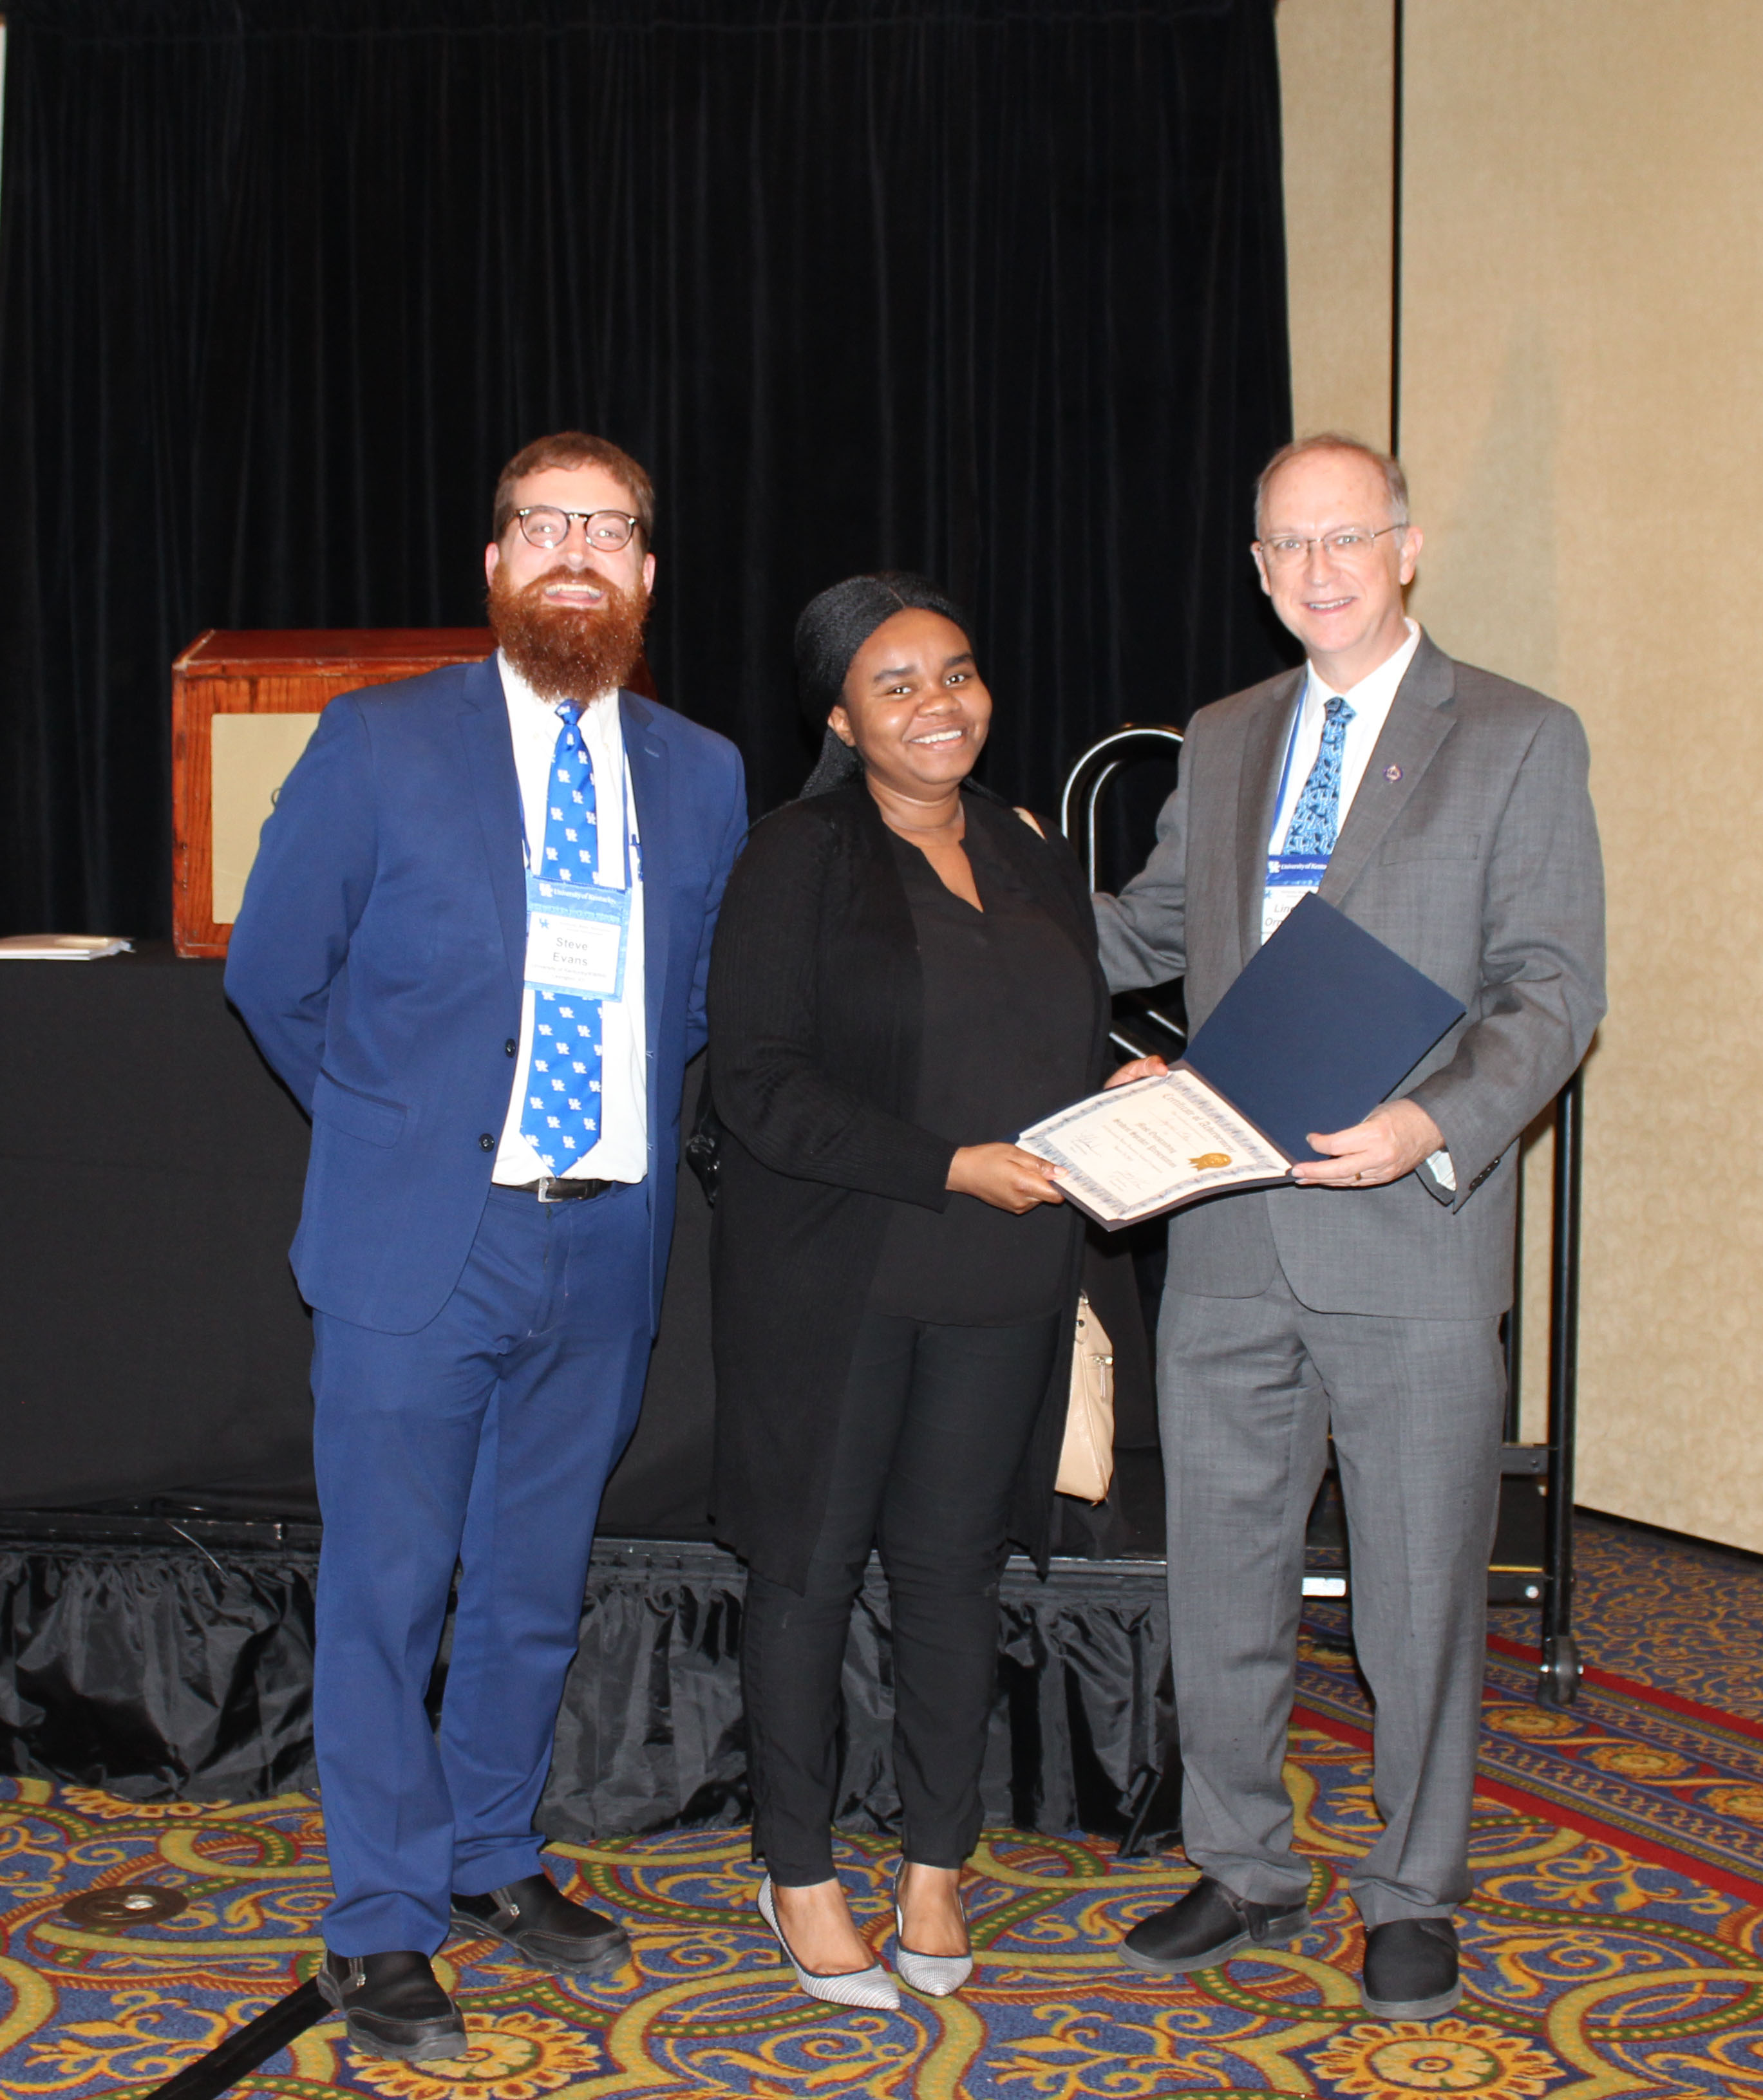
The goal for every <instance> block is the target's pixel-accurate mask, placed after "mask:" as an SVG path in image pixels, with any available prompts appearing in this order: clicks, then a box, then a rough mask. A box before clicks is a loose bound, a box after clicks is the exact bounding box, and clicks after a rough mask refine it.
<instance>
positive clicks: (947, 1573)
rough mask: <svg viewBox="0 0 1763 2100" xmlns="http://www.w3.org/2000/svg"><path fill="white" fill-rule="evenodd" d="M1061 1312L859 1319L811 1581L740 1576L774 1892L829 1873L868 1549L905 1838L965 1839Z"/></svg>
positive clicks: (928, 1849) (971, 1838)
mask: <svg viewBox="0 0 1763 2100" xmlns="http://www.w3.org/2000/svg"><path fill="white" fill-rule="evenodd" d="M1061 1317H1062V1316H1061V1315H1060V1314H1058V1313H1052V1314H1049V1315H1048V1317H1046V1318H1045V1319H1042V1320H1037V1321H1033V1322H1032V1323H1031V1324H1029V1325H1028V1326H1018V1327H952V1326H939V1325H933V1324H932V1323H930V1322H929V1321H918V1320H904V1319H899V1318H895V1317H892V1316H891V1315H889V1314H885V1313H879V1312H868V1313H865V1315H864V1320H863V1324H862V1326H860V1327H859V1330H858V1335H857V1346H856V1349H855V1352H854V1354H853V1356H852V1358H851V1379H850V1383H849V1384H848V1387H847V1388H846V1395H845V1401H844V1405H843V1406H842V1410H841V1411H840V1422H839V1432H838V1440H837V1445H836V1447H835V1451H834V1456H833V1473H832V1481H831V1485H830V1489H829V1491H828V1498H827V1507H826V1515H825V1518H824V1521H823V1523H822V1525H821V1529H820V1538H819V1541H818V1542H817V1543H816V1545H815V1551H814V1555H813V1558H812V1560H811V1562H810V1564H809V1569H808V1577H807V1586H806V1590H805V1591H803V1592H798V1591H797V1590H792V1589H789V1588H786V1587H785V1586H784V1585H783V1584H782V1583H780V1582H770V1581H768V1580H767V1578H766V1577H763V1576H761V1575H758V1574H753V1575H750V1576H749V1578H748V1583H747V1607H746V1613H745V1620H744V1621H743V1628H742V1639H741V1682H742V1690H743V1693H744V1696H745V1701H746V1709H747V1736H748V1772H749V1778H750V1780H751V1782H752V1786H753V1850H754V1851H755V1852H757V1853H758V1854H760V1855H762V1857H763V1858H764V1860H765V1862H766V1864H767V1867H768V1868H770V1870H771V1878H772V1879H773V1881H775V1882H779V1883H780V1884H781V1885H782V1886H784V1887H786V1888H801V1887H806V1886H810V1885H811V1884H812V1883H814V1882H825V1881H830V1880H831V1879H832V1877H833V1846H832V1822H833V1807H834V1799H833V1795H834V1789H835V1788H836V1786H837V1779H838V1768H837V1767H838V1740H837V1738H838V1723H839V1714H840V1701H839V1679H840V1674H841V1670H842V1666H843V1663H844V1659H845V1641H846V1633H847V1630H848V1629H849V1627H850V1625H851V1605H852V1604H853V1602H854V1600H855V1598H856V1595H857V1592H858V1590H859V1588H860V1587H861V1586H862V1583H863V1577H864V1568H865V1567H866V1566H867V1565H868V1559H869V1549H870V1547H871V1546H872V1545H873V1546H876V1547H877V1550H878V1551H879V1552H880V1554H881V1564H882V1566H883V1568H885V1569H886V1573H887V1579H888V1591H889V1596H890V1606H891V1614H892V1620H893V1632H894V1641H893V1648H894V1772H895V1784H896V1785H898V1787H899V1795H900V1807H901V1814H902V1823H903V1829H902V1832H901V1850H902V1851H903V1853H904V1856H905V1857H906V1858H907V1859H908V1860H911V1861H912V1862H914V1863H915V1864H919V1865H922V1866H927V1867H958V1866H959V1865H960V1864H961V1862H962V1861H963V1860H965V1858H966V1857H967V1855H968V1854H969V1853H970V1851H972V1850H973V1848H974V1844H975V1843H976V1842H978V1839H979V1821H980V1809H979V1773H980V1767H981V1764H982V1762H983V1759H984V1756H985V1743H986V1727H987V1723H988V1719H989V1717H990V1714H991V1709H992V1693H993V1691H994V1688H995V1687H996V1682H997V1650H998V1578H999V1575H1000V1573H1001V1571H1002V1568H1003V1564H1004V1560H1005V1551H1006V1538H1005V1524H1006V1522H1007V1520H1008V1514H1009V1504H1010V1487H1011V1484H1012V1482H1013V1480H1014V1478H1015V1476H1016V1470H1017V1467H1018V1465H1019V1464H1020V1463H1021V1462H1022V1458H1023V1453H1024V1451H1025V1450H1026V1449H1027V1444H1028V1440H1029V1436H1030V1434H1031V1432H1032V1429H1033V1427H1034V1423H1035V1418H1036V1415H1037V1414H1039V1412H1040V1410H1041V1401H1042V1400H1043V1398H1044V1397H1045V1393H1046V1389H1047V1379H1048V1377H1049V1374H1050V1373H1051V1370H1052V1365H1053V1356H1054V1348H1055V1346H1056V1343H1057V1341H1058V1330H1059V1323H1060V1319H1061Z"/></svg>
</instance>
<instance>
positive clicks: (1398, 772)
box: [1384, 765, 1402, 780]
mask: <svg viewBox="0 0 1763 2100" xmlns="http://www.w3.org/2000/svg"><path fill="white" fill-rule="evenodd" d="M1384 778H1385V780H1399V779H1401V778H1402V768H1401V767H1400V766H1399V765H1386V766H1385V768H1384Z"/></svg>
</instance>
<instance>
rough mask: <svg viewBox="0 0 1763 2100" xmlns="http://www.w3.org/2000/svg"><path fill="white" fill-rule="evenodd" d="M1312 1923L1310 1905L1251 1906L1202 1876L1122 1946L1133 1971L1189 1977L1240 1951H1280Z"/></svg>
mask: <svg viewBox="0 0 1763 2100" xmlns="http://www.w3.org/2000/svg"><path fill="white" fill-rule="evenodd" d="M1309 1923H1310V1906H1309V1905H1308V1904H1298V1906H1297V1908H1296V1909H1293V1910H1283V1909H1280V1908H1278V1907H1277V1906H1276V1905H1275V1904H1257V1903H1250V1902H1249V1901H1248V1899H1247V1898H1246V1897H1244V1896H1239V1895H1236V1894H1235V1891H1234V1890H1230V1889H1227V1888H1226V1886H1224V1884H1223V1882H1215V1881H1213V1878H1212V1877H1211V1876H1210V1875H1209V1874H1202V1875H1201V1876H1200V1879H1199V1880H1198V1881H1197V1882H1195V1884H1194V1886H1193V1887H1192V1888H1191V1889H1190V1890H1188V1892H1187V1894H1186V1895H1185V1896H1183V1897H1182V1900H1181V1901H1180V1902H1179V1903H1173V1904H1170V1905H1169V1908H1168V1909H1167V1910H1160V1911H1158V1912H1156V1913H1154V1914H1153V1915H1152V1916H1151V1917H1147V1918H1146V1919H1144V1920H1143V1921H1142V1922H1141V1923H1139V1924H1138V1925H1135V1926H1133V1929H1132V1930H1131V1931H1130V1932H1129V1933H1128V1935H1126V1938H1125V1940H1124V1941H1123V1942H1122V1943H1121V1947H1120V1959H1121V1960H1122V1961H1125V1963H1126V1965H1128V1967H1129V1968H1132V1969H1144V1970H1149V1971H1151V1973H1152V1974H1155V1975H1160V1976H1185V1975H1186V1974H1188V1972H1189V1971H1190V1970H1195V1969H1212V1968H1216V1967H1217V1965H1218V1963H1219V1962H1221V1961H1224V1960H1225V1959H1226V1957H1227V1956H1229V1955H1231V1954H1234V1953H1235V1952H1236V1950H1237V1949H1238V1948H1239V1947H1280V1946H1284V1943H1285V1942H1286V1941H1287V1940H1288V1939H1297V1936H1298V1935H1299V1934H1300V1933H1301V1932H1302V1930H1304V1928H1305V1926H1306V1925H1308V1924H1309Z"/></svg>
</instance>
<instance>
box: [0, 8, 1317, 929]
mask: <svg viewBox="0 0 1763 2100" xmlns="http://www.w3.org/2000/svg"><path fill="white" fill-rule="evenodd" d="M7 21H8V30H9V45H8V55H7V108H6V113H5V163H4V170H3V175H0V212H3V223H0V778H3V781H4V795H5V800H4V802H3V803H0V810H3V812H4V817H5V831H6V834H7V837H6V843H5V846H4V849H3V854H4V863H3V887H0V922H3V927H10V928H13V929H38V928H43V929H48V928H56V929H73V930H87V929H101V930H104V931H117V932H123V933H135V934H141V933H149V934H150V933H162V932H163V931H165V930H166V927H167V924H168V922H169V916H170V912H169V899H170V808H169V801H170V792H169V779H170V726H169V690H170V677H169V665H170V660H171V659H172V657H173V655H175V653H176V652H177V651H179V649H180V648H182V647H183V646H184V645H185V644H186V643H188V642H189V641H190V640H191V639H192V637H193V636H195V635H196V634H197V633H198V632H199V631H200V630H201V629H203V628H205V627H209V626H219V627H303V626H320V627H322V626H338V627H352V626H363V627H377V626H399V625H413V626H426V625H431V624H470V623H472V622H474V621H475V620H477V619H478V618H479V617H480V615H481V609H482V571H481V549H482V546H483V544H484V539H485V537H486V536H487V512H488V498H489V492H490V488H491V486H492V483H493V478H494V475H495V474H496V471H497V468H498V467H499V465H501V463H502V461H503V460H504V459H505V458H506V457H507V456H508V455H509V454H510V453H511V452H513V451H514V450H515V448H516V447H517V446H519V444H521V443H524V441H525V440H527V439H529V438H531V437H532V436H534V435H537V434H538V433H540V432H541V431H545V430H552V429H556V428H559V427H563V426H572V425H576V426H585V427H586V428H588V429H590V430H599V431H601V432H603V433H605V434H606V435H609V436H611V437H613V438H615V439H617V440H618V442H619V443H622V444H624V445H625V446H627V447H628V448H630V450H631V451H633V452H634V453H635V454H636V455H637V456H638V457H639V458H641V459H642V460H643V461H645V463H646V464H647V465H649V466H650V467H651V469H652V471H653V472H654V474H655V476H656V481H657V483H658V485H659V487H660V490H661V505H662V509H661V526H660V531H659V534H658V540H657V548H658V553H659V556H660V562H661V574H660V579H659V601H658V606H657V610H656V618H655V622H654V626H653V629H652V658H653V660H654V664H655V668H656V674H657V677H658V679H659V682H660V684H661V690H662V692H663V694H664V695H665V698H666V699H668V700H669V702H671V703H672V704H674V705H676V706H678V708H681V709H683V711H684V712H686V713H687V714H689V715H691V716H692V717H695V718H696V719H697V720H699V721H704V722H707V723H709V724H710V725H712V726H714V727H715V728H717V729H719V730H722V731H724V732H725V733H726V734H727V735H730V736H732V737H733V738H735V739H736V741H737V742H738V743H740V745H741V747H742V748H743V749H744V751H745V753H746V756H747V759H748V763H749V768H750V770H751V773H752V776H753V789H754V797H753V799H754V802H755V805H756V806H758V807H764V806H768V805H771V804H773V803H775V802H777V801H781V800H783V799H784V798H785V797H786V796H789V795H790V794H792V793H793V792H795V790H796V788H797V787H798V785H799V783H800V781H801V779H802V774H803V773H804V771H805V770H806V762H807V757H808V752H807V748H806V743H805V742H804V740H803V737H802V731H801V730H800V729H799V727H798V723H797V720H796V716H795V711H794V707H793V693H792V685H791V677H790V671H789V631H790V627H791V624H792V622H793V618H794V616H795V614H796V612H797V611H798V608H799V607H800V606H801V605H802V602H803V601H804V600H805V599H806V598H807V597H808V596H809V595H810V594H811V593H812V592H814V591H815V590H817V589H820V587H821V586H823V585H825V584H828V583H829V582H832V581H833V580H836V579H837V577H839V576H843V575H846V574H848V573H849V572H851V571H854V570H857V569H860V568H866V567H875V566H877V565H881V564H890V565H902V566H910V567H918V568H922V569H925V570H926V571H929V572H930V574H931V575H933V576H937V577H939V578H942V579H944V580H947V581H948V583H949V584H950V585H952V587H953V589H955V590H956V591H957V593H960V594H961V596H962V597H963V598H965V599H966V600H968V601H969V602H970V604H971V605H972V607H973V608H974V613H975V615H976V624H977V628H978V638H979V646H980V650H981V659H982V663H983V665H984V667H985V668H986V671H987V673H988V677H989V678H990V681H991V682H992V686H993V690H994V692H995V695H996V699H997V703H998V709H999V712H998V719H997V728H996V732H995V738H994V746H993V749H992V752H990V753H989V754H988V759H987V761H986V765H987V768H988V777H989V779H990V780H991V782H992V784H993V785H994V786H995V787H998V788H1000V789H1001V790H1002V791H1003V792H1005V793H1007V794H1009V795H1010V796H1012V797H1013V798H1017V799H1021V800H1025V801H1030V802H1032V803H1033V804H1035V805H1037V806H1039V807H1041V808H1043V809H1045V808H1046V807H1048V806H1049V803H1050V801H1051V800H1052V797H1053V795H1054V791H1055V787H1056V783H1057V782H1058V779H1059V778H1060V777H1061V775H1062V774H1063V770H1064V769H1065V767H1066V766H1067V765H1068V764H1069V762H1070V761H1071V759H1072V757H1074V756H1075V755H1076V752H1078V751H1079V750H1080V748H1082V747H1083V746H1084V745H1085V743H1087V742H1088V741H1089V739H1091V738H1092V737H1093V736H1094V735H1096V734H1098V733H1099V732H1100V731H1101V730H1103V729H1105V728H1107V727H1111V726H1113V725H1114V724H1116V722H1118V721H1120V720H1121V719H1122V718H1124V717H1132V718H1137V719H1150V720H1159V719H1161V720H1168V719H1171V718H1173V719H1177V720H1185V719H1186V715H1187V713H1188V712H1189V711H1190V710H1191V708H1193V707H1194V706H1195V705H1197V704H1200V702H1202V701H1204V700H1205V699H1209V698H1213V697H1215V696H1216V695H1218V694H1221V693H1222V692H1225V691H1227V690H1230V689H1231V688H1232V687H1233V686H1238V685H1240V684H1243V683H1244V682H1247V681H1248V680H1249V679H1251V678H1253V677H1258V676H1261V675H1262V674H1264V673H1266V672H1267V671H1268V670H1270V668H1273V667H1274V665H1275V663H1276V662H1277V661H1278V660H1279V657H1278V655H1277V649H1278V645H1277V642H1276V641H1275V637H1274V633H1273V631H1272V630H1271V629H1270V625H1269V624H1268V623H1267V622H1266V620H1265V618H1264V617H1263V615H1262V612H1261V606H1260V603H1259V599H1258V594H1257V592H1256V590H1255V589H1254V588H1253V576H1252V572H1251V570H1250V567H1249V564H1248V559H1247V557H1246V554H1245V544H1246V542H1247V540H1248V537H1249V518H1248V489H1249V486H1250V483H1251V481H1252V479H1253V475H1254V474H1255V472H1256V470H1257V468H1258V466H1259V465H1260V463H1261V461H1262V460H1263V459H1264V458H1265V457H1266V454H1267V453H1268V452H1269V451H1270V450H1271V448H1273V447H1274V446H1275V445H1276V444H1277V443H1279V442H1281V441H1282V440H1283V439H1284V438H1285V437H1286V436H1287V435H1288V428H1289V414H1290V410H1289V388H1288V371H1287V355H1286V336H1285V307H1284V247H1283V233H1282V223H1281V206H1280V189H1279V98H1278V80H1277V74H1276V68H1275V49H1274V32H1273V10H1272V0H1137V4H1134V0H1122V3H1121V4H1109V0H650V3H649V4H644V0H11V4H10V5H9V6H8V7H7Z"/></svg>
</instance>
